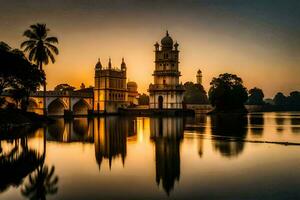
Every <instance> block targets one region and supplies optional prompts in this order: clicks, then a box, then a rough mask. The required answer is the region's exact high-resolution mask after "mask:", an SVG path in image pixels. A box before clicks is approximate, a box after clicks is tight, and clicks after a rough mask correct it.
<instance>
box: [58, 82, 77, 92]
mask: <svg viewBox="0 0 300 200" xmlns="http://www.w3.org/2000/svg"><path fill="white" fill-rule="evenodd" d="M54 90H55V91H61V92H63V91H74V90H75V87H73V86H71V85H69V84H67V83H62V84H59V85H57V86H55V88H54Z"/></svg>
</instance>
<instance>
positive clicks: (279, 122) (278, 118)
mask: <svg viewBox="0 0 300 200" xmlns="http://www.w3.org/2000/svg"><path fill="white" fill-rule="evenodd" d="M275 122H276V125H277V128H276V129H277V131H278V132H283V131H284V122H285V118H284V116H283V115H282V114H281V113H276V115H275Z"/></svg>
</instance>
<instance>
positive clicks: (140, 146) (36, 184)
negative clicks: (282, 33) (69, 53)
mask: <svg viewBox="0 0 300 200" xmlns="http://www.w3.org/2000/svg"><path fill="white" fill-rule="evenodd" d="M44 132H46V140H44ZM265 142H274V143H265ZM281 142H290V143H295V144H300V113H299V112H286V113H257V114H255V113H254V114H251V115H248V116H247V117H246V118H240V117H231V118H224V117H219V118H216V117H213V118H212V117H209V116H206V115H198V116H196V117H195V118H147V117H146V118H143V117H138V118H124V117H116V116H114V117H106V118H95V119H90V120H88V119H86V118H79V119H75V120H74V121H71V122H65V121H64V120H63V119H59V120H57V122H56V123H55V124H52V125H50V126H48V127H45V128H41V129H38V130H36V131H34V133H32V134H31V135H30V136H28V137H26V138H18V139H15V140H2V141H1V154H0V155H1V157H0V199H5V200H8V199H30V198H35V197H41V196H45V195H46V198H47V199H72V200H74V199H195V198H198V199H200V198H202V199H300V146H298V145H283V144H282V143H281Z"/></svg>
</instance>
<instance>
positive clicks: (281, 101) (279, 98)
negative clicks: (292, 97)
mask: <svg viewBox="0 0 300 200" xmlns="http://www.w3.org/2000/svg"><path fill="white" fill-rule="evenodd" d="M273 101H274V103H275V105H279V106H283V105H286V104H287V97H286V96H284V94H283V93H282V92H278V93H277V94H276V95H275V97H274V99H273Z"/></svg>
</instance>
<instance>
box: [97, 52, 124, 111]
mask: <svg viewBox="0 0 300 200" xmlns="http://www.w3.org/2000/svg"><path fill="white" fill-rule="evenodd" d="M126 70H127V69H126V64H125V62H124V58H123V59H122V63H121V69H118V68H113V67H112V63H111V59H109V62H108V66H107V67H106V68H103V67H102V64H101V62H100V59H99V60H98V62H97V64H96V66H95V87H94V112H96V113H117V112H118V108H120V107H126V106H127V105H128V101H127V85H126Z"/></svg>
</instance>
